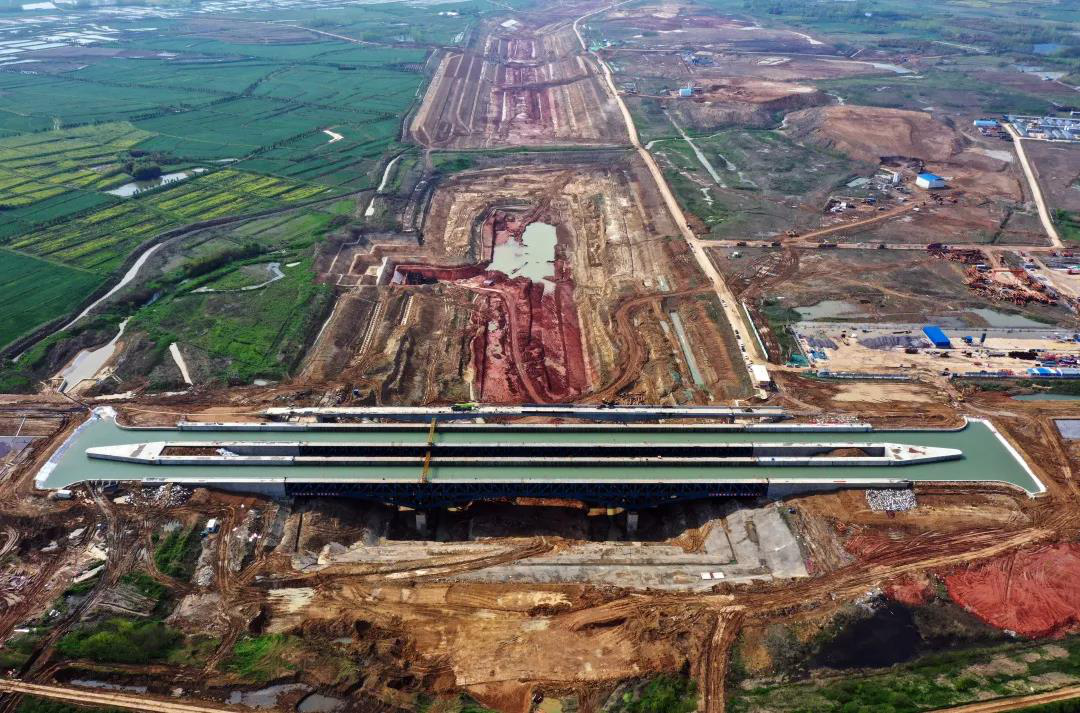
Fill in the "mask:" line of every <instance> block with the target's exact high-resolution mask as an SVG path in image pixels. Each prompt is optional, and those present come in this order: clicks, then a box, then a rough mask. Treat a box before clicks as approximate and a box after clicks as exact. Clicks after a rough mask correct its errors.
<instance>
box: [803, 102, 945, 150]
mask: <svg viewBox="0 0 1080 713" xmlns="http://www.w3.org/2000/svg"><path fill="white" fill-rule="evenodd" d="M785 125H786V128H787V129H788V132H789V135H791V136H792V137H793V138H795V139H798V140H806V141H810V142H812V143H815V144H818V145H820V146H824V147H826V148H830V149H833V150H836V151H840V152H842V153H844V154H847V155H848V156H850V157H851V158H854V159H857V160H860V161H869V162H871V163H877V162H878V161H880V160H881V159H882V158H884V157H886V156H903V157H905V158H918V159H922V160H923V161H927V162H947V161H949V160H950V159H952V158H953V157H954V156H955V155H956V154H958V153H960V152H961V151H963V149H964V147H965V145H966V140H965V139H964V137H963V136H962V135H961V134H960V132H958V131H956V130H955V129H953V128H952V127H949V126H947V125H945V124H943V123H941V122H940V121H936V120H935V119H934V118H933V117H932V116H930V115H929V114H925V113H923V112H918V111H904V110H901V109H883V108H879V107H868V106H839V105H834V106H824V107H815V108H812V109H804V110H802V111H796V112H793V113H791V114H788V115H787V119H786V124H785Z"/></svg>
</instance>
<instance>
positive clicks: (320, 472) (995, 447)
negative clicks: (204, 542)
mask: <svg viewBox="0 0 1080 713" xmlns="http://www.w3.org/2000/svg"><path fill="white" fill-rule="evenodd" d="M427 437H428V434H427V429H426V427H423V426H420V427H417V428H416V429H415V430H404V431H403V430H395V431H393V432H391V433H386V432H379V431H290V432H282V431H276V432H273V431H262V432H260V431H227V430H220V431H181V430H176V429H154V430H143V429H139V430H128V429H123V428H120V427H118V426H117V425H116V423H115V422H114V421H113V419H112V418H111V417H100V416H99V417H95V418H94V419H92V420H91V421H89V422H87V423H86V424H84V425H83V426H82V427H81V428H80V429H79V430H78V431H77V432H76V434H75V435H74V436H73V437H72V438H70V439H69V440H68V442H67V443H66V444H65V445H64V446H63V447H62V450H60V451H58V452H57V454H56V455H54V456H53V458H52V459H51V460H50V462H49V464H48V465H46V466H45V469H44V470H43V472H42V474H41V475H39V483H40V484H41V485H42V486H43V487H45V488H64V487H67V486H69V485H73V484H75V483H79V482H82V481H86V480H139V479H143V478H154V479H157V478H185V479H197V480H213V479H225V478H227V479H228V480H249V479H254V480H258V479H277V478H282V477H287V478H288V479H290V480H309V481H310V480H315V481H334V480H347V479H351V478H363V479H376V480H387V481H392V480H415V479H416V478H417V477H418V476H419V472H418V470H419V469H418V468H416V467H386V466H371V467H365V466H265V467H264V466H191V465H172V466H161V465H146V464H138V463H120V462H115V461H106V460H96V459H90V458H88V457H87V456H86V449H87V448H92V447H96V446H115V445H122V444H134V443H144V442H149V441H173V442H192V441H258V442H274V441H277V442H296V441H301V440H302V441H309V442H318V443H360V442H365V443H372V442H384V443H385V442H396V443H423V442H426V440H427ZM508 441H509V442H531V443H588V442H603V443H611V442H626V443H650V442H651V443H678V442H683V443H709V442H713V443H715V442H723V443H852V444H862V443H875V442H876V443H881V442H889V443H898V444H904V445H914V446H931V447H941V448H955V449H959V450H961V451H963V454H964V456H963V458H961V459H959V460H953V461H943V462H938V463H925V464H918V465H908V466H867V467H864V466H847V467H839V468H837V467H834V468H829V467H823V466H794V467H768V466H736V467H722V468H717V467H711V468H710V467H702V468H689V467H677V466H671V467H640V468H632V467H631V468H627V467H615V466H611V467H589V468H581V467H535V466H533V467H514V468H506V469H499V468H497V467H484V468H476V467H465V466H433V467H432V468H431V470H430V472H429V475H428V477H429V480H431V481H438V480H440V479H441V480H444V481H470V480H478V479H483V480H490V479H492V478H500V479H505V480H507V481H510V482H513V481H527V480H532V479H551V480H560V479H561V480H572V479H576V480H587V481H619V480H621V481H626V480H633V479H641V480H663V479H665V478H671V479H680V480H685V479H688V478H691V479H702V480H715V481H735V480H743V481H761V480H763V479H785V480H788V479H790V480H795V481H799V480H811V479H813V480H825V481H831V480H847V481H858V480H862V479H878V480H880V479H891V480H919V481H996V482H1002V483H1010V484H1012V485H1015V486H1018V487H1020V488H1022V489H1023V490H1025V491H1027V492H1028V493H1030V494H1034V493H1038V492H1041V491H1042V490H1043V488H1042V486H1041V484H1040V483H1039V482H1038V481H1037V480H1036V479H1035V478H1034V477H1033V476H1032V475H1031V474H1030V473H1029V472H1028V470H1027V469H1026V468H1025V467H1024V465H1023V463H1022V462H1021V461H1019V460H1018V459H1017V457H1015V456H1014V455H1013V454H1012V453H1011V452H1010V450H1009V448H1007V447H1006V445H1005V443H1004V442H1003V441H1002V440H1001V438H999V437H998V436H997V435H996V434H995V432H994V431H993V430H991V429H990V428H989V427H988V426H987V425H986V424H985V423H983V422H981V421H972V422H970V423H969V424H968V425H967V427H966V428H964V429H962V430H959V431H876V432H848V433H830V432H823V431H803V432H798V433H760V432H753V433H746V432H734V433H729V432H721V433H708V432H692V431H690V432H684V431H644V432H643V431H640V430H638V431H631V430H629V429H622V428H620V427H619V426H612V427H611V428H610V429H605V430H604V431H602V432H595V431H593V432H580V431H570V430H554V431H548V432H529V431H524V432H522V431H513V432H493V431H442V432H437V433H436V442H440V443H454V442H457V443H463V442H471V443H497V442H508ZM42 476H44V477H42ZM41 481H43V482H41Z"/></svg>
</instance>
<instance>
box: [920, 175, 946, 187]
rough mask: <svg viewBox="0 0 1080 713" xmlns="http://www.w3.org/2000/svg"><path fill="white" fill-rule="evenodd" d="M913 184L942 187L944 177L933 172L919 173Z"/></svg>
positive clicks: (943, 185)
mask: <svg viewBox="0 0 1080 713" xmlns="http://www.w3.org/2000/svg"><path fill="white" fill-rule="evenodd" d="M915 185H916V186H918V187H919V188H926V189H930V188H944V187H945V179H944V178H942V177H941V176H939V175H937V174H934V173H920V174H919V175H918V176H916V177H915Z"/></svg>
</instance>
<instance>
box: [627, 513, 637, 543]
mask: <svg viewBox="0 0 1080 713" xmlns="http://www.w3.org/2000/svg"><path fill="white" fill-rule="evenodd" d="M637 528H638V513H637V511H636V510H627V511H626V536H627V537H633V536H634V535H636V534H637Z"/></svg>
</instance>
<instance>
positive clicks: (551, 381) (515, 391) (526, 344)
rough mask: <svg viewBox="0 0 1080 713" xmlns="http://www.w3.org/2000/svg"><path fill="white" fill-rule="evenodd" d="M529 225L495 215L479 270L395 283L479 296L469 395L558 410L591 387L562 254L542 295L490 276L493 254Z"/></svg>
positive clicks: (428, 271) (538, 288)
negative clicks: (449, 285) (445, 285)
mask: <svg viewBox="0 0 1080 713" xmlns="http://www.w3.org/2000/svg"><path fill="white" fill-rule="evenodd" d="M527 224H528V222H527V221H526V220H522V219H521V217H520V216H513V215H507V214H505V213H503V212H502V211H493V212H492V213H491V214H490V215H489V216H488V218H487V219H486V220H485V221H484V225H483V228H482V236H483V245H484V249H483V253H484V257H483V260H482V261H481V262H480V263H478V264H476V265H462V266H457V267H437V266H431V265H399V266H398V267H397V270H396V275H395V281H397V282H406V283H414V284H415V283H425V282H434V281H440V282H454V283H456V284H458V285H460V286H462V287H465V288H468V289H470V290H472V291H474V292H477V293H479V294H480V295H481V298H480V299H479V300H478V302H477V307H478V309H477V310H476V311H475V312H474V313H473V327H474V330H475V331H474V333H473V337H472V344H471V351H472V366H473V374H474V376H473V384H474V386H475V391H474V395H475V397H476V398H477V399H479V400H481V401H484V402H485V403H527V402H532V403H553V402H563V401H567V400H569V399H572V398H574V397H576V396H579V395H581V394H582V393H584V392H585V390H586V389H587V388H588V386H589V379H588V376H587V375H586V369H585V357H584V346H583V344H582V338H581V327H580V324H579V322H578V316H577V306H576V304H575V303H574V282H573V280H572V278H571V277H570V266H569V264H568V263H567V261H566V259H565V256H564V254H563V252H562V251H561V250H560V249H559V248H558V247H556V255H555V264H554V277H553V278H552V282H553V283H554V287H552V288H549V289H547V290H545V286H544V284H543V283H539V282H533V281H532V280H529V279H528V278H525V277H515V278H512V279H511V278H509V277H507V276H506V275H504V274H503V273H501V272H495V271H491V270H488V269H487V267H488V265H489V264H490V261H491V256H492V251H493V249H494V246H495V245H496V244H502V243H505V242H506V241H508V240H520V239H521V234H522V233H523V232H524V230H525V227H526V226H527ZM489 245H490V246H491V248H488V246H489Z"/></svg>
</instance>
